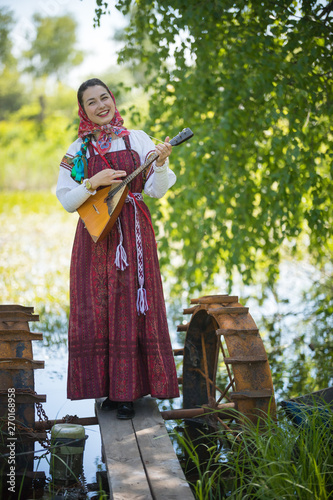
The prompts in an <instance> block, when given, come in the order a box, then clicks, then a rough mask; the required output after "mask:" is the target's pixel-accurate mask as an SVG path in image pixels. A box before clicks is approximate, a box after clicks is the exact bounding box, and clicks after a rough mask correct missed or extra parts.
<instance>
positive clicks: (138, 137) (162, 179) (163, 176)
mask: <svg viewBox="0 0 333 500" xmlns="http://www.w3.org/2000/svg"><path fill="white" fill-rule="evenodd" d="M132 134H133V136H132ZM130 137H131V142H133V149H135V150H136V151H138V152H139V155H140V160H141V162H142V163H144V162H145V161H146V160H147V158H148V156H150V155H151V154H153V153H154V152H155V145H154V143H153V141H152V140H151V139H150V138H149V137H148V135H147V134H146V133H145V132H143V131H142V130H136V131H134V130H133V131H131V136H130ZM132 137H133V141H132ZM148 168H150V169H149V172H148V175H147V180H146V183H145V187H144V193H145V194H147V195H148V196H151V197H152V198H162V196H164V195H165V193H166V192H167V190H168V189H169V188H171V187H172V186H173V185H174V184H175V182H176V180H177V177H176V175H175V174H174V172H173V171H172V170H171V169H170V168H169V159H167V160H166V162H165V163H164V165H162V166H161V167H157V166H156V164H155V161H154V162H153V163H152V165H151V166H150V167H148Z"/></svg>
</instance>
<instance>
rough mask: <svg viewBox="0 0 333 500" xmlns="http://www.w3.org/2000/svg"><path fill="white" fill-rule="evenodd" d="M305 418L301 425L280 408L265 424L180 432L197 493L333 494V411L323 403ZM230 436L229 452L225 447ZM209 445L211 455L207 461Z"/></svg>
mask: <svg viewBox="0 0 333 500" xmlns="http://www.w3.org/2000/svg"><path fill="white" fill-rule="evenodd" d="M242 418H243V417H242ZM304 421H305V424H304V425H303V426H302V427H296V426H294V425H293V424H292V423H291V422H290V421H289V420H288V419H287V418H286V416H285V415H284V413H282V412H281V411H280V412H279V415H278V418H277V420H274V419H273V418H271V417H266V418H265V426H264V427H259V426H257V427H254V426H253V425H251V424H250V423H248V424H246V426H243V427H242V429H239V431H238V432H235V433H233V434H231V433H228V435H226V434H225V431H219V432H218V433H214V434H210V435H206V434H205V433H204V432H203V433H202V436H201V439H200V440H199V441H198V440H194V441H191V440H189V439H187V437H185V436H184V435H181V434H180V433H176V435H177V439H178V440H179V442H180V444H181V446H182V447H183V449H184V451H185V454H186V456H187V457H188V459H187V464H186V469H187V471H186V474H188V475H189V476H190V475H192V477H193V476H194V471H195V472H196V477H195V479H194V480H192V489H193V492H194V494H195V498H196V499H197V500H213V499H214V500H215V499H222V498H228V499H229V498H230V499H233V500H244V499H251V500H253V499H260V500H261V499H265V500H279V499H281V500H282V499H283V500H284V499H289V498H293V499H301V500H326V499H327V500H328V499H332V498H333V432H332V431H333V413H332V410H331V409H329V407H326V408H323V407H317V408H316V411H313V412H312V414H308V413H306V415H305V419H304ZM204 439H206V445H204V444H203V440H204ZM226 439H227V441H228V443H229V449H228V450H227V451H226V449H225V447H222V448H221V442H224V443H225V442H226ZM214 440H215V444H212V442H213V441H214ZM203 446H206V450H205V452H206V454H207V456H208V458H207V459H206V460H205V463H203V460H202V458H201V457H202V447H203Z"/></svg>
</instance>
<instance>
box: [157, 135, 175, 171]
mask: <svg viewBox="0 0 333 500" xmlns="http://www.w3.org/2000/svg"><path fill="white" fill-rule="evenodd" d="M155 151H156V153H157V154H158V155H159V157H158V158H157V160H156V162H155V165H156V166H157V167H161V166H162V165H164V163H165V160H166V159H167V158H168V157H169V156H170V155H171V151H172V146H171V144H170V142H169V137H166V138H165V142H164V143H161V144H157V146H156V148H155Z"/></svg>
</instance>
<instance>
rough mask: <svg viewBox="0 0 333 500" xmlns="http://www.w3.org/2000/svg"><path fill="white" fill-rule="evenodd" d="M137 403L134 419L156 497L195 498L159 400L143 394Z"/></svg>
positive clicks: (180, 499)
mask: <svg viewBox="0 0 333 500" xmlns="http://www.w3.org/2000/svg"><path fill="white" fill-rule="evenodd" d="M134 407H135V418H134V419H133V420H132V423H133V427H134V429H135V433H136V438H137V442H138V446H139V448H140V453H141V456H142V460H143V464H144V467H145V469H146V474H147V477H148V481H149V484H150V488H151V491H152V495H153V498H154V500H155V499H156V500H193V499H194V496H193V494H192V492H191V488H190V486H189V484H188V482H187V481H186V479H185V476H184V473H183V471H182V469H181V466H180V463H179V460H178V458H177V455H176V453H175V451H174V449H173V446H172V443H171V440H170V438H169V435H168V431H167V429H166V427H165V425H164V421H163V418H162V415H161V413H160V411H159V409H158V406H157V404H156V401H155V400H154V399H153V398H150V397H145V398H141V399H139V400H137V401H135V403H134Z"/></svg>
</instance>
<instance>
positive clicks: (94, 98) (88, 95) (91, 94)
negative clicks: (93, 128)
mask: <svg viewBox="0 0 333 500" xmlns="http://www.w3.org/2000/svg"><path fill="white" fill-rule="evenodd" d="M82 104H83V109H84V111H85V112H86V115H87V117H88V118H89V120H91V121H92V122H93V123H96V124H97V125H107V124H108V123H110V121H111V120H112V118H113V116H114V113H115V110H116V107H115V104H114V102H113V99H112V97H111V96H110V94H109V92H108V91H107V90H106V89H105V88H104V87H102V86H101V85H94V86H93V87H88V88H87V89H86V90H85V91H84V92H83V94H82Z"/></svg>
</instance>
